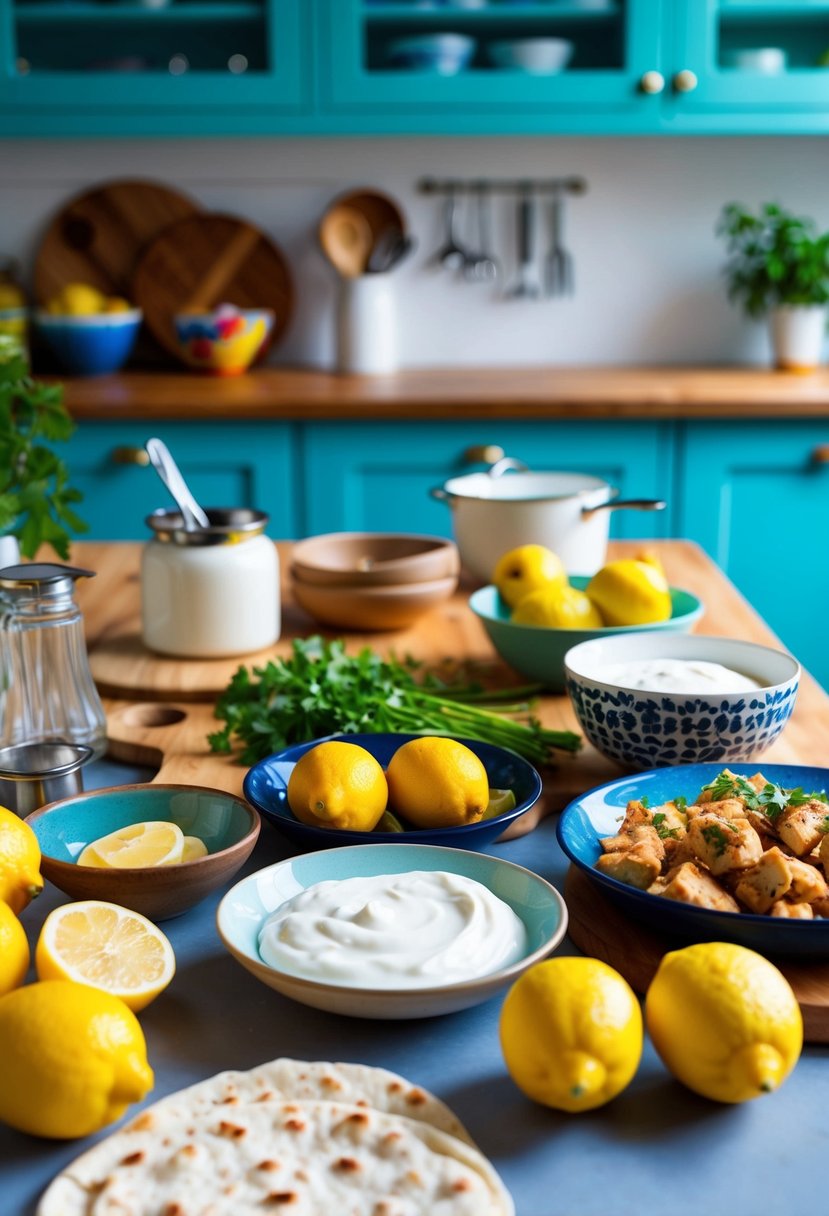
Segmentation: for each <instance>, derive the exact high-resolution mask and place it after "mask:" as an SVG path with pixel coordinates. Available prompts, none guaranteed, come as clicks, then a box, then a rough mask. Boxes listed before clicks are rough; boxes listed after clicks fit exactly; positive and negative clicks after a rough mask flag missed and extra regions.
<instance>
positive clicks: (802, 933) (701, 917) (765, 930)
mask: <svg viewBox="0 0 829 1216" xmlns="http://www.w3.org/2000/svg"><path fill="white" fill-rule="evenodd" d="M728 767H729V768H730V769H731V771H732V772H734V773H737V774H739V775H740V776H744V777H750V776H752V775H753V774H754V773H756V772H757V771H758V769H759V770H760V772H762V773H763V774H764V775H765V776H766V777H768V779H769V781H773V782H776V783H777V784H778V785H781V786H782V787H783V788H784V789H796V788H797V787H798V786H800V787H802V788H803V789H808V790H827V791H829V769H825V768H811V767H807V766H805V765H799V764H729V766H728ZM722 768H723V765H722V764H681V765H678V766H677V767H675V768H660V769H652V770H651V771H650V772H646V773H636V774H635V775H634V776H630V777H619V778H618V779H617V780H616V781H608V782H607V783H606V784H605V785H600V786H597V787H596V789H593V790H589V791H588V792H587V793H586V794H582V795H581V796H580V797H579V798H576V799H574V800H573V802H571V803H570V805H569V806H568V807H566V809H565V810H564V811H562V814H561V818H560V819H559V821H558V825H557V829H556V830H557V834H558V840H559V844H560V845H561V847H562V849H563V850H564V852H565V853H566V854H567V856H568V857H569V858H570V861H571V862H572V863H573V865H575V866H578V868H579V869H580V870H582V871H583V872H584V873H585V874H586V875H587V876H588V878H589V879H590V881H591V882H593V883H595V884H596V886H597V887H598V888H599V889H600V890H601V891H602V893H603V894H604V895H606V896H607V898H608V899H609V900H610V901H611V903H613V904H615V905H616V906H617V907H618V908H619V909H620V911H622V912H624V913H626V914H627V915H628V916H630V917H632V918H633V919H634V920H636V921H639V922H641V923H642V924H644V925H647V927H648V928H649V929H651V930H653V932H655V933H660V934H665V935H667V936H669V937H672V938H675V939H676V940H677V942H678V943H680V944H683V943H687V942H706V941H725V942H737V943H738V944H739V945H741V946H747V947H748V948H749V949H750V950H757V951H759V952H760V953H761V954H770V955H777V956H779V957H780V958H829V920H786V919H784V918H780V917H776V916H755V915H753V914H751V913H748V912H714V911H711V910H710V909H708V908H696V907H693V906H692V905H691V904H682V903H678V902H677V901H676V900H673V899H664V898H663V897H662V896H661V895H649V894H648V892H647V891H640V890H638V889H637V888H636V887H630V886H627V885H626V884H625V883H623V882H619V881H618V879H615V878H611V877H610V875H608V874H602V873H601V871H599V870H596V869H594V866H595V863H596V860H597V858H598V857H599V854H600V853H601V851H602V850H601V846H600V845H599V838H600V837H602V836H613V835H614V834H615V832H616V831H617V829H618V827H619V819H620V817H621V816H622V815H623V814H624V812H625V807H626V806H627V804H628V802H630V801H632V800H633V799H641V798H643V797H647V798H648V799H649V800H650V805H651V806H659V805H660V804H661V803H663V802H667V801H668V800H669V799H671V798H674V797H676V796H677V795H680V794H681V795H683V796H684V797H685V798H687V799H688V801H689V802H692V801H693V800H694V799H695V798H696V796H697V795H698V794H699V791H700V790H701V788H702V787H703V786H704V785H706V784H708V782H710V781H712V780H713V779H714V777H716V775H717V773H719V772H721V771H722Z"/></svg>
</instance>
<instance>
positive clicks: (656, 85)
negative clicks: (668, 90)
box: [639, 72, 665, 97]
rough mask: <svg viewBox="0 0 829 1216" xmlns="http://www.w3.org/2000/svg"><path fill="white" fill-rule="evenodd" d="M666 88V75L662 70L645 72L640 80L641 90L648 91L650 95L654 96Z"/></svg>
mask: <svg viewBox="0 0 829 1216" xmlns="http://www.w3.org/2000/svg"><path fill="white" fill-rule="evenodd" d="M664 88H665V77H664V76H663V75H662V73H661V72H645V74H644V76H643V77H642V78H641V80H640V81H639V89H640V92H642V93H647V94H648V96H650V97H654V96H655V95H656V94H657V93H661V92H662V90H663V89H664Z"/></svg>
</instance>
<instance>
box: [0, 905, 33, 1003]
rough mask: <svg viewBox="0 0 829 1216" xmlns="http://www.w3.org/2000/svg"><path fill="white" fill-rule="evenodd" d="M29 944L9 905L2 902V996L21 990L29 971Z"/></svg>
mask: <svg viewBox="0 0 829 1216" xmlns="http://www.w3.org/2000/svg"><path fill="white" fill-rule="evenodd" d="M29 958H30V955H29V942H28V940H27V938H26V933H25V931H24V929H23V926H22V925H21V923H20V921H19V920H18V919H17V917H16V916H15V914H14V912H12V910H11V908H10V907H9V905H8V904H6V903H2V902H0V996H5V995H6V993H7V992H11V990H12V989H13V988H19V987H20V985H21V984H22V983H23V980H24V979H25V977H26V972H27V971H28V970H29Z"/></svg>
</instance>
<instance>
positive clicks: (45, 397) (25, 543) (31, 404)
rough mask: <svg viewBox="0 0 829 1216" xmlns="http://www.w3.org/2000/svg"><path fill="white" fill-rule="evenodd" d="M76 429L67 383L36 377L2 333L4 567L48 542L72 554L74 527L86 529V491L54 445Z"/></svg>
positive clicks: (0, 528) (0, 560) (0, 534)
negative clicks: (73, 482) (78, 510)
mask: <svg viewBox="0 0 829 1216" xmlns="http://www.w3.org/2000/svg"><path fill="white" fill-rule="evenodd" d="M73 430H74V424H73V422H72V419H71V418H70V416H69V414H68V412H67V410H66V407H65V406H64V404H63V389H62V387H61V385H59V384H56V385H52V384H44V383H41V382H39V381H37V380H34V379H32V377H31V375H30V372H29V367H28V363H27V360H26V358H25V355H24V354H22V353H21V351H20V348H19V346H17V345H16V344H15V343H13V342H11V341H9V340H8V339H7V338H6V337H5V336H3V335H0V567H3V566H11V565H14V564H15V563H16V562H17V561H19V559H20V555H21V554H22V555H23V556H24V557H34V555H35V553H36V552H37V550H38V549H39V547H40V546H41V545H42V544H48V545H50V546H51V547H52V548H53V549H54V550H55V552H56V553H57V554H58V556H59V557H61V558H63V559H64V560H66V559H67V558H68V557H69V545H70V539H71V533H74V532H85V531H86V529H87V525H86V524H85V523H84V521H83V520H82V519H80V518H79V517H78V516H77V515H76V514H75V510H74V507H75V504H76V503H78V502H80V500H81V497H82V495H81V492H80V490H76V489H73V488H72V487H71V486H70V485H69V473H68V470H67V468H66V465H65V463H64V461H63V460H62V459H61V458H60V456H58V455H57V454H56V453H55V452H54V451H53V450H52V446H51V445H52V444H53V443H60V442H63V441H65V440H67V439H68V438H69V436H70V435H71V434H72V431H73Z"/></svg>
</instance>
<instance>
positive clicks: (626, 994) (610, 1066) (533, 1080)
mask: <svg viewBox="0 0 829 1216" xmlns="http://www.w3.org/2000/svg"><path fill="white" fill-rule="evenodd" d="M500 1032H501V1050H502V1052H503V1054H504V1061H505V1063H506V1066H507V1069H508V1070H509V1074H510V1076H511V1077H512V1079H513V1081H514V1082H515V1084H516V1085H517V1086H518V1088H519V1089H520V1090H522V1091H523V1092H524V1093H525V1094H526V1095H527V1097H528V1098H532V1100H533V1101H534V1102H540V1103H542V1104H543V1105H544V1106H552V1107H554V1108H555V1109H556V1110H564V1111H569V1112H571V1113H575V1112H578V1111H583V1110H593V1109H594V1108H595V1107H597V1106H603V1105H604V1104H605V1103H606V1102H609V1101H610V1100H611V1098H615V1097H616V1095H617V1094H619V1093H621V1092H622V1090H623V1089H624V1088H625V1086H626V1085H627V1084H628V1083H629V1082H630V1081H631V1079H632V1078H633V1075H634V1073H635V1072H636V1069H637V1068H638V1066H639V1060H640V1059H641V1056H642V1013H641V1010H640V1008H639V1002H638V1001H637V999H636V996H635V995H634V993H633V991H632V989H631V988H630V986H629V985H628V983H627V982H626V981H625V980H624V979H623V978H622V976H621V975H619V973H618V972H617V971H614V970H613V968H612V967H608V966H607V964H606V963H602V962H599V960H598V959H595V958H579V957H565V958H553V959H548V960H547V961H546V962H543V963H536V964H535V966H533V967H530V969H529V970H528V971H525V972H524V974H523V975H522V976H521V978H520V979H518V980H516V982H515V983H514V984H513V986H512V987H511V988H510V990H509V992H508V993H507V998H506V1000H505V1001H504V1006H503V1008H502V1010H501V1022H500Z"/></svg>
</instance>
